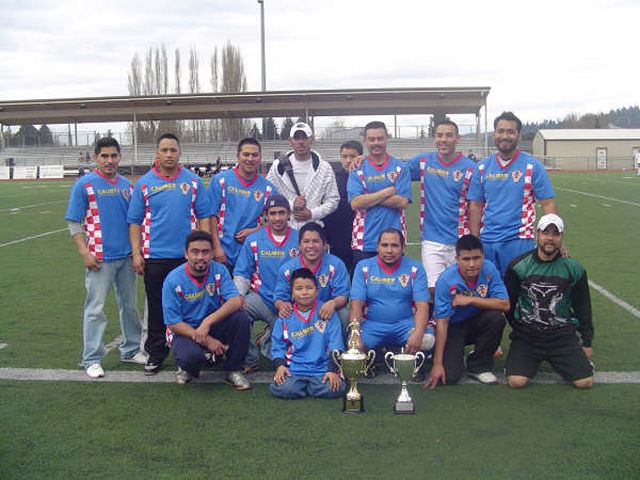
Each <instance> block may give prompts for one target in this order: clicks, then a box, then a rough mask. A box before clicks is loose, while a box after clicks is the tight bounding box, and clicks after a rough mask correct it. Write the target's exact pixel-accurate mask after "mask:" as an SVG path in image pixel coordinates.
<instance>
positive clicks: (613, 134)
mask: <svg viewBox="0 0 640 480" xmlns="http://www.w3.org/2000/svg"><path fill="white" fill-rule="evenodd" d="M532 150H533V154H534V155H535V156H536V157H538V158H539V159H541V160H542V161H543V162H544V164H545V165H546V166H547V167H548V168H557V169H562V170H622V169H632V168H634V164H633V158H634V155H635V153H636V151H638V150H640V129H638V128H608V129H595V128H585V129H541V130H538V132H537V133H536V135H535V137H534V138H533V144H532Z"/></svg>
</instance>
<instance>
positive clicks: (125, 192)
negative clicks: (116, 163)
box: [120, 188, 131, 202]
mask: <svg viewBox="0 0 640 480" xmlns="http://www.w3.org/2000/svg"><path fill="white" fill-rule="evenodd" d="M120 192H121V193H122V197H123V198H124V199H125V200H126V201H127V202H128V201H129V199H130V198H131V192H130V191H129V189H128V188H123V189H122V190H120Z"/></svg>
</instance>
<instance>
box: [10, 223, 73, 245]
mask: <svg viewBox="0 0 640 480" xmlns="http://www.w3.org/2000/svg"><path fill="white" fill-rule="evenodd" d="M64 231H68V230H67V229H66V228H59V229H58V230H51V231H50V232H44V233H40V234H38V235H32V236H30V237H25V238H21V239H19V240H13V241H11V242H7V243H0V248H3V247H8V246H9V245H15V244H16V243H22V242H26V241H28V240H34V239H36V238H40V237H46V236H47V235H53V234H54V233H60V232H64Z"/></svg>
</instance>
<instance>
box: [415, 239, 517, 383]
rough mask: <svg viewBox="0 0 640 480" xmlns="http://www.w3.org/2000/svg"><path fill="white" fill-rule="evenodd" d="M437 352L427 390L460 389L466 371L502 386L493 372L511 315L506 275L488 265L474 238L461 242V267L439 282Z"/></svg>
mask: <svg viewBox="0 0 640 480" xmlns="http://www.w3.org/2000/svg"><path fill="white" fill-rule="evenodd" d="M434 303H435V317H436V346H435V350H434V354H433V367H432V368H431V373H430V374H429V380H428V382H427V386H430V387H431V388H435V387H436V386H437V385H438V383H442V384H446V385H452V384H454V383H457V382H458V381H459V380H460V378H461V377H462V374H463V373H464V370H465V358H464V347H465V346H466V345H474V350H473V351H472V352H471V353H469V355H467V359H466V367H467V370H468V375H469V376H470V377H473V378H475V379H476V380H478V381H479V382H481V383H497V381H498V380H497V378H496V376H495V375H494V374H493V373H492V372H491V369H492V367H493V352H495V350H496V348H497V347H498V345H499V344H500V339H501V338H502V330H503V329H504V324H505V320H504V315H503V312H504V313H506V312H508V311H509V298H508V295H507V290H506V288H505V286H504V283H503V282H502V279H501V278H500V272H499V271H498V269H497V268H496V267H495V265H494V264H493V263H491V262H490V261H489V260H485V259H484V254H483V251H482V243H480V239H478V238H477V237H474V236H473V235H463V236H462V237H460V238H459V239H458V240H457V242H456V263H455V264H454V265H451V266H449V267H448V268H447V269H446V270H445V271H444V272H442V274H441V275H440V277H439V278H438V281H437V282H436V292H435V300H434Z"/></svg>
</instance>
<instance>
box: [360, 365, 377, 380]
mask: <svg viewBox="0 0 640 480" xmlns="http://www.w3.org/2000/svg"><path fill="white" fill-rule="evenodd" d="M378 373H379V371H378V366H377V365H376V364H375V363H374V364H373V365H371V366H370V367H369V368H368V369H367V371H366V372H364V375H363V376H364V378H376V377H377V376H378Z"/></svg>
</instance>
